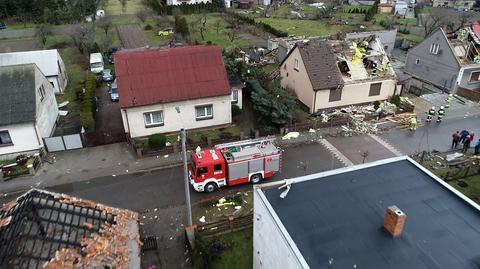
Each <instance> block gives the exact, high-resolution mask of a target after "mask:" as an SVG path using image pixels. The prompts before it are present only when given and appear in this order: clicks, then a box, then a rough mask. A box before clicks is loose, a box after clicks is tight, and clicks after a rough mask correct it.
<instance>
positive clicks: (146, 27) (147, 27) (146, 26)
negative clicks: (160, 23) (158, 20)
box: [143, 24, 153, 31]
mask: <svg viewBox="0 0 480 269" xmlns="http://www.w3.org/2000/svg"><path fill="white" fill-rule="evenodd" d="M143 29H144V30H145V31H150V30H152V29H153V27H152V26H151V25H150V24H147V25H145V27H143Z"/></svg>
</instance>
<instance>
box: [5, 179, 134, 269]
mask: <svg viewBox="0 0 480 269" xmlns="http://www.w3.org/2000/svg"><path fill="white" fill-rule="evenodd" d="M139 235H140V234H139V226H138V214H137V213H136V212H133V211H129V210H125V209H118V208H113V207H108V206H105V205H102V204H98V203H95V202H93V201H89V200H82V199H78V198H74V197H71V196H68V195H65V194H58V193H52V192H47V191H44V190H38V189H32V190H30V191H28V192H27V193H25V194H24V195H22V196H20V197H18V198H17V199H15V200H12V201H11V202H9V203H7V204H5V205H4V206H3V207H2V208H1V209H0V265H1V266H0V267H1V268H28V269H40V268H43V269H65V268H67V269H68V268H70V269H73V268H103V269H107V268H115V269H122V268H123V269H136V268H138V269H139V268H140V249H141V241H140V236H139Z"/></svg>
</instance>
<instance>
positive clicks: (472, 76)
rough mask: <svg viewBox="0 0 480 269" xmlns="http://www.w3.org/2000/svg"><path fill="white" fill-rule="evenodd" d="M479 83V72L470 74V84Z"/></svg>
mask: <svg viewBox="0 0 480 269" xmlns="http://www.w3.org/2000/svg"><path fill="white" fill-rule="evenodd" d="M478 81H480V72H472V73H471V74H470V82H478Z"/></svg>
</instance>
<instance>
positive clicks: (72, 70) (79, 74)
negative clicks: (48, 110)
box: [57, 47, 87, 111]
mask: <svg viewBox="0 0 480 269" xmlns="http://www.w3.org/2000/svg"><path fill="white" fill-rule="evenodd" d="M59 52H60V55H61V56H62V59H63V61H64V62H65V67H66V69H67V74H68V85H67V90H66V91H65V93H64V94H63V95H57V103H59V104H60V103H62V102H63V101H69V102H70V103H69V104H68V106H67V109H68V110H69V111H73V110H78V109H80V101H78V100H77V96H76V92H77V90H79V89H81V88H83V83H84V81H85V69H86V66H83V65H81V61H78V60H79V59H82V57H86V56H82V55H80V53H79V52H78V50H77V49H76V48H74V47H69V48H65V49H60V50H59ZM84 62H85V64H86V63H87V59H86V58H85V60H84Z"/></svg>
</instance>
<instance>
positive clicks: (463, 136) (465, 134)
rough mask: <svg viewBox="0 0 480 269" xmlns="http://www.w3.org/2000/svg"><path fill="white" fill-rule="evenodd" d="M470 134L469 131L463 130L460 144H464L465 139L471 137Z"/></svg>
mask: <svg viewBox="0 0 480 269" xmlns="http://www.w3.org/2000/svg"><path fill="white" fill-rule="evenodd" d="M469 135H470V133H469V132H468V131H467V130H463V131H461V132H460V143H463V142H464V141H465V138H467V136H469Z"/></svg>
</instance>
